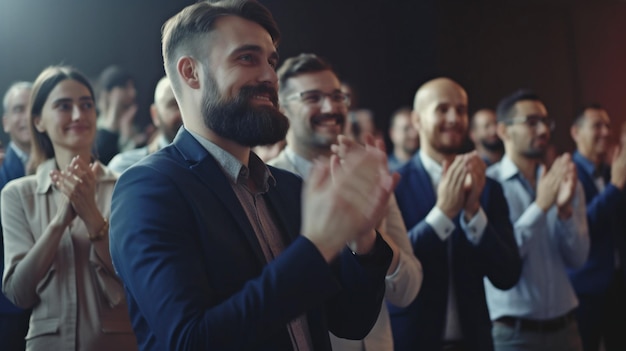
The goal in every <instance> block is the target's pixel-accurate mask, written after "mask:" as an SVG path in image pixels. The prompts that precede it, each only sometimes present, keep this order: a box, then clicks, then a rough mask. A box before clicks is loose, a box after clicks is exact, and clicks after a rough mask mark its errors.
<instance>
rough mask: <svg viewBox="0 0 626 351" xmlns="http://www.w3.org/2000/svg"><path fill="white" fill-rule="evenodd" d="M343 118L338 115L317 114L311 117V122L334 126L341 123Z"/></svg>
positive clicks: (315, 124)
mask: <svg viewBox="0 0 626 351" xmlns="http://www.w3.org/2000/svg"><path fill="white" fill-rule="evenodd" d="M344 121H345V118H342V117H341V116H339V115H317V116H315V117H313V119H311V124H313V125H314V126H321V127H335V126H341V125H343V122H344Z"/></svg>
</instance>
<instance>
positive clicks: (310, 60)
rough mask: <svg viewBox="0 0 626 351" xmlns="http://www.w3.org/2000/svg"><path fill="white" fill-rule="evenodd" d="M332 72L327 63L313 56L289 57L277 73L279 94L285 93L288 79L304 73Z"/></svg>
mask: <svg viewBox="0 0 626 351" xmlns="http://www.w3.org/2000/svg"><path fill="white" fill-rule="evenodd" d="M332 70H333V68H332V67H331V65H330V64H329V63H328V62H326V61H325V60H324V59H322V58H321V57H319V56H317V55H315V54H300V55H298V56H294V57H290V58H288V59H286V60H285V62H283V64H282V65H281V66H280V68H279V69H278V71H277V73H278V88H279V93H280V94H283V93H284V92H285V91H286V89H287V81H288V80H289V78H292V77H295V76H297V75H300V74H304V73H314V72H321V71H332Z"/></svg>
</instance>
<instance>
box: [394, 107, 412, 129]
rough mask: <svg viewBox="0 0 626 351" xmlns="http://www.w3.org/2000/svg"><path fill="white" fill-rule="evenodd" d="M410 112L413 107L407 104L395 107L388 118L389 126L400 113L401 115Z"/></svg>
mask: <svg viewBox="0 0 626 351" xmlns="http://www.w3.org/2000/svg"><path fill="white" fill-rule="evenodd" d="M412 112H413V109H411V108H410V107H409V106H403V107H400V108H398V109H396V110H395V111H393V113H392V114H391V119H390V120H389V126H390V127H392V126H393V124H394V123H395V122H396V120H397V119H398V117H399V116H400V115H403V114H406V113H408V114H409V115H411V113H412Z"/></svg>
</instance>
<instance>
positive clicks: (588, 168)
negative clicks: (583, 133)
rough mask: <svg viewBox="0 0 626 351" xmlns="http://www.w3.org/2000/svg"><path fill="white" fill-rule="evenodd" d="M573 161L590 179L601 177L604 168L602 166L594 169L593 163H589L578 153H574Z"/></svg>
mask: <svg viewBox="0 0 626 351" xmlns="http://www.w3.org/2000/svg"><path fill="white" fill-rule="evenodd" d="M573 158H574V160H575V161H577V162H578V164H579V165H580V166H581V167H582V169H583V170H584V171H585V173H587V174H589V175H590V176H591V177H592V178H597V177H599V176H602V171H603V170H604V168H605V165H604V164H600V167H599V168H598V169H596V165H594V164H593V162H591V161H589V159H588V158H586V157H585V156H583V155H582V154H581V153H580V152H578V151H576V152H574V156H573Z"/></svg>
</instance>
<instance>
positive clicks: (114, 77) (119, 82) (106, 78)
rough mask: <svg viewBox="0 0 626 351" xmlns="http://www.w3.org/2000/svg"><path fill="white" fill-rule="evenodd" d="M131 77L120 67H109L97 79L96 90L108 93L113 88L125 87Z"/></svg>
mask: <svg viewBox="0 0 626 351" xmlns="http://www.w3.org/2000/svg"><path fill="white" fill-rule="evenodd" d="M132 80H133V76H132V75H131V74H130V72H128V71H127V70H125V69H124V68H122V67H120V66H115V65H113V66H109V67H107V68H105V69H104V70H103V71H102V73H100V76H99V77H98V88H99V89H100V90H101V91H103V92H109V91H111V90H113V89H114V88H121V87H125V86H126V84H128V82H129V81H132Z"/></svg>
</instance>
